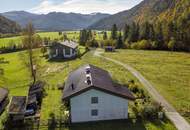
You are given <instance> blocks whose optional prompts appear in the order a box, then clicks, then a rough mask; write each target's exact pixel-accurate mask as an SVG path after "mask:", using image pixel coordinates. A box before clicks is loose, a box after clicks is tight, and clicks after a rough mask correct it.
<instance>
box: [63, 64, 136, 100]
mask: <svg viewBox="0 0 190 130" xmlns="http://www.w3.org/2000/svg"><path fill="white" fill-rule="evenodd" d="M87 68H88V70H89V71H90V77H91V84H88V83H86V81H87V77H86V75H87V74H86V70H87ZM92 88H93V89H98V90H100V91H104V92H106V93H109V94H112V95H116V96H119V97H123V98H127V99H130V100H134V99H135V97H134V96H133V95H132V94H131V92H130V91H129V90H128V88H127V87H122V86H120V85H116V84H114V83H113V81H112V79H111V76H110V74H109V73H108V72H107V71H105V70H103V69H101V68H98V67H96V66H93V65H84V66H82V67H80V68H78V69H77V70H75V71H73V72H72V73H70V75H69V77H68V79H67V81H66V82H65V88H64V91H63V99H64V100H67V99H69V98H71V97H73V96H76V95H79V94H80V93H83V92H85V91H87V90H89V89H92Z"/></svg>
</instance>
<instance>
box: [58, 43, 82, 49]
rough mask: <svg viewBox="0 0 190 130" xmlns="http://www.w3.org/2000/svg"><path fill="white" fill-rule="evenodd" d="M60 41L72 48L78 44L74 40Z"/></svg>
mask: <svg viewBox="0 0 190 130" xmlns="http://www.w3.org/2000/svg"><path fill="white" fill-rule="evenodd" d="M60 43H61V44H62V45H64V46H67V47H70V48H73V49H75V48H77V47H78V44H77V43H76V42H73V41H64V42H60Z"/></svg>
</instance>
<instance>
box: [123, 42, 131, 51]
mask: <svg viewBox="0 0 190 130" xmlns="http://www.w3.org/2000/svg"><path fill="white" fill-rule="evenodd" d="M124 48H127V49H130V48H131V46H130V43H129V41H128V40H126V41H125V44H124Z"/></svg>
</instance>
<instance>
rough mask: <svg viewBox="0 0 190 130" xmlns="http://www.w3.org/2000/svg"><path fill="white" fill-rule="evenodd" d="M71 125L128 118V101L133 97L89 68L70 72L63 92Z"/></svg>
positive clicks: (106, 77)
mask: <svg viewBox="0 0 190 130" xmlns="http://www.w3.org/2000/svg"><path fill="white" fill-rule="evenodd" d="M63 100H64V101H65V102H66V104H68V106H69V110H70V119H71V122H72V123H79V122H90V121H101V120H117V119H127V118H128V101H129V100H135V97H134V96H133V95H132V94H131V92H130V91H129V90H128V89H127V87H122V86H120V85H118V84H114V83H113V81H112V79H111V76H110V75H109V73H108V72H107V71H105V70H103V69H101V68H98V67H95V66H93V65H85V66H82V67H80V68H78V69H77V70H75V71H73V72H72V73H71V74H70V75H69V77H68V79H67V81H66V82H65V88H64V91H63Z"/></svg>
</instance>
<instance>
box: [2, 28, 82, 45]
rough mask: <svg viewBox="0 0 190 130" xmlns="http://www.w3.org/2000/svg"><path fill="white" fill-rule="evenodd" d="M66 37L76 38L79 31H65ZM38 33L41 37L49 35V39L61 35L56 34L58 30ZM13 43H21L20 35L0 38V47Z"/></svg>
mask: <svg viewBox="0 0 190 130" xmlns="http://www.w3.org/2000/svg"><path fill="white" fill-rule="evenodd" d="M66 33H67V36H68V38H70V39H73V38H78V36H79V32H78V31H76V32H74V31H73V32H72V31H69V32H66ZM37 34H39V35H40V36H41V37H42V38H44V37H50V39H51V40H54V39H59V38H60V37H61V36H60V35H59V34H58V32H39V33H37ZM11 42H12V43H15V44H17V45H18V44H21V36H17V37H10V38H0V47H2V46H8V45H9V44H11Z"/></svg>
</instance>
